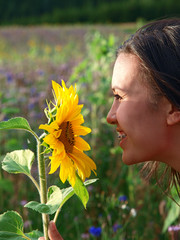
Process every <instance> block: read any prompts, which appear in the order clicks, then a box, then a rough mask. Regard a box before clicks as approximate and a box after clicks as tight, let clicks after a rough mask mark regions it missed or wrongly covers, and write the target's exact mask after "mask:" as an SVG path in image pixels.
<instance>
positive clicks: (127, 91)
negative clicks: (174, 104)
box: [107, 53, 169, 165]
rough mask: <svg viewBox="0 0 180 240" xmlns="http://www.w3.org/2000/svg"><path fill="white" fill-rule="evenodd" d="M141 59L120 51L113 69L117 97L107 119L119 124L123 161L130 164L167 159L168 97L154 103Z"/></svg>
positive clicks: (114, 89) (113, 81)
mask: <svg viewBox="0 0 180 240" xmlns="http://www.w3.org/2000/svg"><path fill="white" fill-rule="evenodd" d="M142 78H143V74H142V70H141V69H140V63H139V59H138V58H137V57H136V56H135V55H132V54H125V53H120V55H119V56H118V58H117V60H116V62H115V65H114V70H113V76H112V91H113V94H114V101H113V104H112V107H111V109H110V111H109V113H108V116H107V121H108V123H110V124H114V125H116V127H117V128H116V130H117V132H118V134H119V137H120V146H121V148H122V149H123V155H122V159H123V162H124V163H126V164H128V165H130V164H134V163H140V162H145V161H151V160H153V161H163V159H164V156H165V154H166V150H167V148H168V134H169V133H168V127H167V123H166V115H167V111H166V110H167V109H166V108H165V107H164V106H165V105H166V104H164V101H166V100H165V99H164V98H162V99H161V100H160V101H159V103H158V106H156V107H155V106H153V103H152V94H151V92H152V90H151V89H149V88H147V87H146V85H145V83H143V79H142Z"/></svg>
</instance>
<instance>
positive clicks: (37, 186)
mask: <svg viewBox="0 0 180 240" xmlns="http://www.w3.org/2000/svg"><path fill="white" fill-rule="evenodd" d="M27 176H28V177H29V178H30V179H31V181H32V182H33V183H34V185H35V186H36V188H37V190H38V192H39V195H40V194H41V191H40V188H39V185H38V183H37V182H36V180H35V179H34V178H33V176H32V175H31V174H29V175H27Z"/></svg>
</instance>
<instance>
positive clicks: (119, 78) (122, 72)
mask: <svg viewBox="0 0 180 240" xmlns="http://www.w3.org/2000/svg"><path fill="white" fill-rule="evenodd" d="M141 73H142V70H141V67H140V61H139V59H138V57H136V56H135V55H132V54H126V53H120V54H119V56H118V57H117V59H116V62H115V65H114V70H113V76H112V89H117V88H118V89H119V90H126V88H127V87H128V89H129V87H131V86H132V85H134V83H135V82H137V83H138V84H140V82H141V81H140V80H141V79H140V78H142V74H141Z"/></svg>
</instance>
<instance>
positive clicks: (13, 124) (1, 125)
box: [0, 117, 32, 132]
mask: <svg viewBox="0 0 180 240" xmlns="http://www.w3.org/2000/svg"><path fill="white" fill-rule="evenodd" d="M3 129H24V130H27V131H30V132H31V131H32V129H31V127H30V126H29V123H28V121H27V120H26V119H25V118H22V117H16V118H11V119H9V120H8V121H3V122H0V130H3Z"/></svg>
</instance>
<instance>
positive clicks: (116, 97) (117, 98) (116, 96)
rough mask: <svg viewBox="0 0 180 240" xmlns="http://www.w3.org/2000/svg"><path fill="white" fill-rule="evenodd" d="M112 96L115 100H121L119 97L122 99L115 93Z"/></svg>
mask: <svg viewBox="0 0 180 240" xmlns="http://www.w3.org/2000/svg"><path fill="white" fill-rule="evenodd" d="M114 98H115V99H116V100H121V99H122V97H121V96H119V95H118V94H115V95H114Z"/></svg>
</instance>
